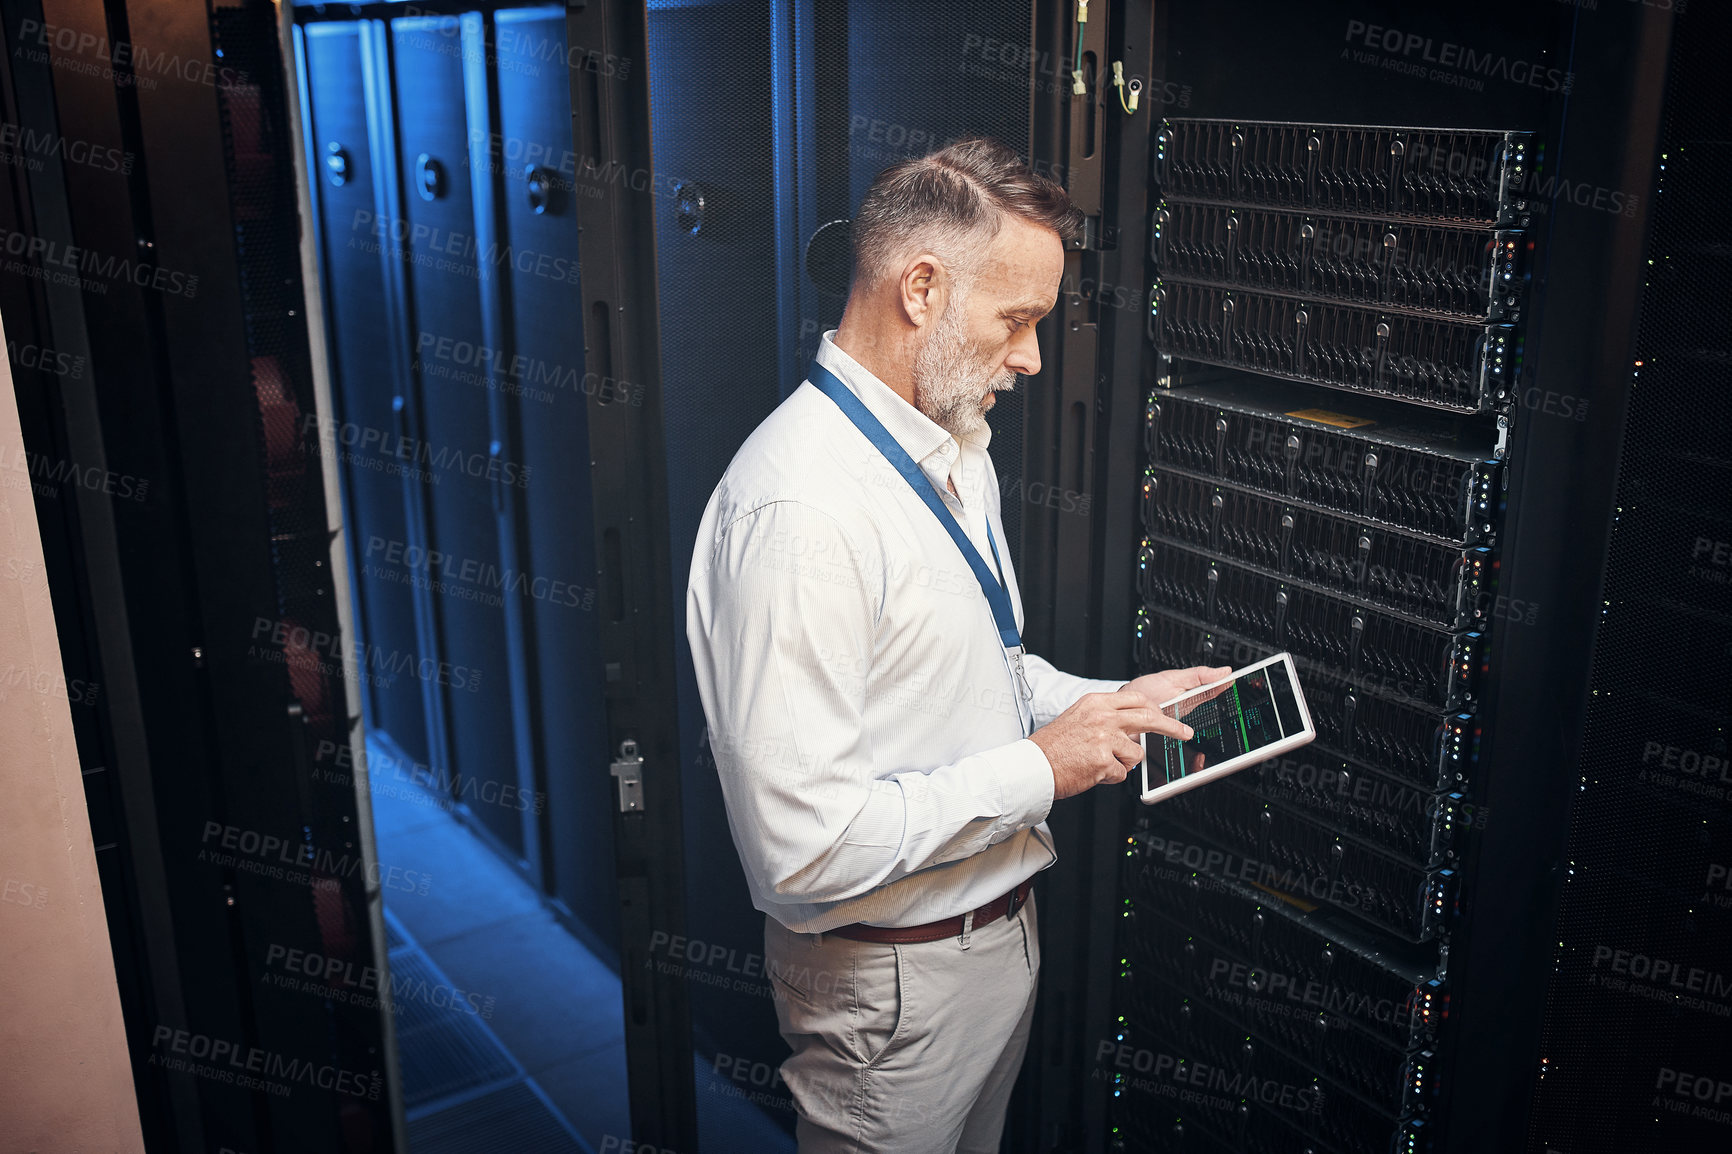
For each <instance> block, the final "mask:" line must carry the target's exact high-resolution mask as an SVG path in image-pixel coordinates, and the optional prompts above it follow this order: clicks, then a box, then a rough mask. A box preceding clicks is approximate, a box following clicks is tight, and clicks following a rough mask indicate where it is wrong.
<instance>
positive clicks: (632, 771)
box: [608, 737, 643, 813]
mask: <svg viewBox="0 0 1732 1154" xmlns="http://www.w3.org/2000/svg"><path fill="white" fill-rule="evenodd" d="M608 772H609V773H611V774H613V776H615V777H617V778H618V779H619V811H620V812H621V813H642V812H643V758H642V757H641V756H640V755H639V754H638V751H637V742H636V741H634V740H632V739H631V738H629V737H628V738H626V739H625V740H624V741H622V742H620V743H619V759H618V760H617V761H615V762H614V763H613V765H612V766H610V767H609V768H608Z"/></svg>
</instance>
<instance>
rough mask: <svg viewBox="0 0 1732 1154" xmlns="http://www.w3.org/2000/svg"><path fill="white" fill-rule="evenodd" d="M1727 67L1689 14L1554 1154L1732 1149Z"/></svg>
mask: <svg viewBox="0 0 1732 1154" xmlns="http://www.w3.org/2000/svg"><path fill="white" fill-rule="evenodd" d="M1729 51H1732V14H1729V13H1728V12H1727V11H1726V9H1725V8H1724V7H1721V6H1716V5H1701V6H1695V5H1692V6H1691V7H1690V8H1689V9H1688V10H1687V11H1685V12H1683V13H1682V14H1681V15H1680V16H1679V18H1678V21H1677V24H1676V26H1675V29H1674V32H1673V53H1672V61H1671V66H1672V69H1673V72H1672V75H1671V78H1670V80H1669V83H1668V89H1667V93H1666V103H1665V111H1664V115H1663V121H1662V136H1661V144H1660V166H1661V167H1660V171H1659V172H1658V173H1657V178H1658V192H1657V193H1656V198H1655V213H1654V221H1653V227H1652V232H1651V233H1650V236H1649V240H1648V253H1647V256H1648V262H1649V273H1648V276H1647V287H1646V289H1645V290H1644V292H1643V298H1642V302H1641V323H1640V328H1639V331H1638V335H1637V339H1636V345H1635V351H1634V355H1633V357H1632V360H1633V362H1634V363H1633V364H1632V366H1631V372H1630V405H1629V412H1628V417H1627V419H1626V422H1625V426H1624V443H1623V454H1622V459H1621V460H1620V462H1619V466H1618V489H1617V494H1618V495H1617V515H1616V516H1617V519H1616V523H1615V525H1614V530H1613V535H1612V541H1611V547H1610V550H1609V552H1608V554H1607V557H1606V570H1605V588H1604V593H1603V598H1604V619H1603V622H1602V624H1601V627H1600V632H1599V637H1598V641H1597V644H1596V647H1595V650H1594V658H1593V671H1592V682H1591V684H1592V696H1591V698H1590V700H1589V707H1588V715H1587V729H1586V733H1585V736H1584V740H1583V744H1582V749H1583V756H1582V759H1581V763H1580V780H1579V788H1580V792H1579V794H1578V796H1577V799H1576V805H1575V810H1574V814H1573V816H1572V821H1571V828H1570V838H1569V848H1568V861H1569V866H1568V877H1567V881H1566V883H1565V887H1564V897H1563V907H1562V913H1561V917H1560V920H1559V925H1558V930H1557V934H1556V939H1555V940H1556V942H1557V947H1556V955H1555V966H1554V970H1553V975H1552V979H1551V983H1550V988H1549V990H1548V992H1547V998H1546V1017H1545V1026H1544V1034H1543V1037H1542V1040H1541V1046H1540V1050H1539V1053H1540V1059H1541V1068H1540V1069H1539V1071H1538V1072H1537V1073H1538V1078H1537V1082H1536V1087H1535V1097H1534V1114H1533V1117H1532V1121H1531V1125H1530V1128H1529V1132H1528V1135H1527V1139H1528V1141H1527V1149H1528V1150H1530V1151H1533V1152H1535V1154H1544V1152H1547V1151H1552V1150H1557V1151H1564V1152H1567V1154H1613V1152H1617V1154H1623V1152H1624V1151H1634V1150H1643V1151H1648V1150H1652V1151H1674V1150H1676V1151H1697V1150H1703V1151H1706V1150H1723V1149H1726V1148H1728V1146H1732V1052H1729V1051H1728V1048H1727V1039H1728V1038H1729V1037H1732V965H1729V959H1732V888H1728V885H1727V882H1728V873H1729V869H1732V752H1729V750H1728V744H1727V741H1728V732H1727V726H1728V724H1729V723H1732V544H1729V542H1732V453H1729V451H1728V447H1729V446H1732V326H1729V322H1728V317H1729V316H1732V311H1729V309H1732V256H1729V254H1732V226H1729V224H1728V220H1729V219H1732V218H1729V217H1728V215H1727V213H1726V211H1725V210H1726V189H1727V187H1728V182H1729V181H1732V109H1729V108H1728V106H1727V104H1726V101H1725V100H1724V77H1725V60H1726V54H1727V53H1728V52H1729Z"/></svg>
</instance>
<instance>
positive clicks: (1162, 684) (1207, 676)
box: [1119, 665, 1233, 708]
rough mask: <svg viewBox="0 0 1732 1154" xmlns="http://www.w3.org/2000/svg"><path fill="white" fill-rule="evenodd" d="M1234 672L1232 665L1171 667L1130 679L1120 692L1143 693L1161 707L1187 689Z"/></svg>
mask: <svg viewBox="0 0 1732 1154" xmlns="http://www.w3.org/2000/svg"><path fill="white" fill-rule="evenodd" d="M1231 672H1233V667H1232V666H1231V665H1219V666H1209V665H1193V666H1191V667H1190V668H1189V669H1169V670H1167V671H1166V672H1165V673H1145V674H1144V675H1143V676H1141V677H1139V678H1137V679H1136V680H1135V681H1128V682H1126V683H1125V684H1124V685H1123V686H1121V687H1120V690H1119V691H1120V692H1121V693H1123V692H1125V691H1127V690H1129V691H1135V692H1137V693H1141V694H1142V695H1143V696H1144V697H1146V698H1148V702H1149V704H1150V705H1152V706H1155V707H1156V708H1159V707H1160V706H1163V705H1165V704H1166V703H1167V702H1169V701H1171V700H1172V699H1173V698H1175V697H1177V696H1178V695H1179V694H1181V693H1184V692H1186V691H1187V690H1191V689H1195V688H1197V687H1198V686H1199V685H1207V684H1209V682H1211V681H1219V680H1221V678H1223V677H1225V676H1227V675H1228V674H1229V673H1231Z"/></svg>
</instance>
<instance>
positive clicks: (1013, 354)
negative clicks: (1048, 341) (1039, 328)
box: [1004, 325, 1040, 377]
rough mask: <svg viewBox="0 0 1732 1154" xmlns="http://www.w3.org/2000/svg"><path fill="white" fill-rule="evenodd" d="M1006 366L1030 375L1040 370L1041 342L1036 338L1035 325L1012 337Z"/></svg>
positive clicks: (1005, 359)
mask: <svg viewBox="0 0 1732 1154" xmlns="http://www.w3.org/2000/svg"><path fill="white" fill-rule="evenodd" d="M1004 367H1005V368H1007V369H1009V370H1011V371H1012V372H1016V373H1022V374H1023V375H1024V376H1029V377H1032V376H1034V375H1035V374H1036V373H1038V372H1040V342H1039V341H1038V340H1036V339H1035V335H1034V326H1033V325H1029V326H1028V327H1027V328H1025V329H1023V330H1022V331H1021V332H1019V333H1017V334H1016V336H1014V337H1012V338H1011V339H1010V355H1008V356H1007V357H1005V358H1004Z"/></svg>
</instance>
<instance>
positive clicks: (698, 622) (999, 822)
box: [686, 501, 1053, 904]
mask: <svg viewBox="0 0 1732 1154" xmlns="http://www.w3.org/2000/svg"><path fill="white" fill-rule="evenodd" d="M705 527H706V529H708V528H709V520H708V518H707V517H706V521H705ZM881 569H882V566H880V565H877V564H875V563H874V562H873V561H872V560H871V558H870V557H868V556H867V555H865V554H863V553H862V552H861V550H860V549H858V548H857V547H856V545H855V544H854V542H852V541H851V540H850V539H849V536H848V534H847V533H846V532H845V531H844V530H843V529H842V527H841V525H840V524H839V523H838V522H837V521H836V520H835V519H834V518H832V517H830V516H828V515H827V514H825V513H823V512H821V511H819V510H817V509H814V508H812V507H810V506H807V505H804V504H801V503H799V502H795V501H777V502H774V503H772V504H768V505H765V506H763V507H761V508H759V509H757V510H755V511H753V512H751V513H749V514H746V515H745V516H743V517H741V518H739V519H738V520H735V521H733V522H732V523H731V524H729V525H728V526H727V527H726V528H725V529H722V530H721V531H720V532H719V533H717V534H716V537H715V539H714V541H713V543H711V544H710V546H709V547H708V548H706V547H705V546H704V545H702V544H700V546H699V548H698V551H697V555H696V556H695V557H694V560H693V566H692V573H691V583H690V586H689V588H688V592H687V620H686V632H687V637H688V639H689V640H690V642H691V647H692V659H693V664H694V666H695V667H696V670H697V678H698V688H699V692H700V695H701V696H702V698H703V704H704V712H705V715H706V717H707V719H708V721H709V726H710V745H711V752H712V753H713V755H714V758H715V762H716V768H717V772H718V773H719V775H720V778H721V785H722V794H723V797H724V799H725V801H726V803H727V809H728V819H729V823H730V825H731V827H732V830H733V834H734V841H735V843H736V845H737V846H738V849H739V852H740V857H741V860H742V861H743V862H744V864H745V867H746V869H747V871H748V872H750V873H751V874H752V875H753V879H754V881H755V883H756V889H757V890H758V892H759V894H760V896H761V897H763V898H764V899H765V900H768V901H770V902H776V903H786V904H805V903H818V902H835V901H842V900H845V899H848V898H852V897H857V896H859V895H861V894H864V893H867V892H869V891H871V890H873V889H876V888H877V887H879V886H882V885H885V884H888V883H890V882H893V881H896V880H897V879H899V878H902V877H905V876H907V875H908V874H911V873H914V872H915V871H917V870H921V869H925V868H927V867H929V866H936V865H941V864H943V863H945V862H951V861H956V860H959V859H962V858H966V857H970V856H972V855H974V854H976V853H979V852H980V851H982V850H984V849H986V848H988V847H989V846H992V845H995V844H997V843H998V842H1001V841H1003V840H1005V839H1006V838H1008V837H1010V836H1012V835H1013V834H1015V833H1017V832H1018V831H1020V830H1023V829H1026V828H1028V827H1029V826H1032V825H1036V824H1038V823H1039V822H1041V821H1043V820H1045V818H1046V814H1047V811H1048V810H1049V809H1050V808H1051V807H1052V800H1053V797H1052V795H1053V777H1052V767H1051V766H1050V765H1049V764H1048V763H1047V760H1046V755H1045V754H1044V753H1042V752H1041V750H1040V748H1039V747H1038V746H1036V745H1035V744H1034V743H1033V742H1032V741H1028V740H1026V739H1024V740H1021V741H1014V742H1010V743H1008V744H1005V745H1001V746H998V747H996V748H993V749H987V750H983V751H981V752H980V753H977V754H973V755H971V756H968V757H964V758H962V759H961V760H959V761H957V762H955V763H954V764H950V765H929V766H921V765H911V766H897V767H881V766H877V765H876V764H875V762H874V758H873V748H872V738H871V734H870V733H868V732H867V731H866V724H865V707H866V690H867V676H868V673H869V671H870V669H871V662H872V657H873V651H874V641H875V635H876V621H877V605H878V604H879V601H880V598H881V596H882V575H881V572H880V570H881ZM886 770H889V771H890V772H885V771H886Z"/></svg>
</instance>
